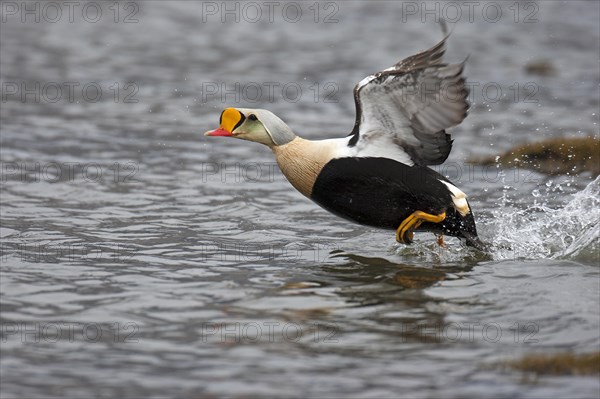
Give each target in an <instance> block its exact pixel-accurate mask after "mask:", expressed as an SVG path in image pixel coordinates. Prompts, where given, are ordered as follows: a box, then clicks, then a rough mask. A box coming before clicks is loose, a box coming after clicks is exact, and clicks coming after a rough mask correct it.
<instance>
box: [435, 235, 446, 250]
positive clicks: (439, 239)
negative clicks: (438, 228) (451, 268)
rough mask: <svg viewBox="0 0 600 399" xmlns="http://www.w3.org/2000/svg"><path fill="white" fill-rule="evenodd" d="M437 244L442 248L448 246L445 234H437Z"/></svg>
mask: <svg viewBox="0 0 600 399" xmlns="http://www.w3.org/2000/svg"><path fill="white" fill-rule="evenodd" d="M435 238H436V241H437V244H438V245H439V246H440V247H442V248H447V247H448V246H447V245H446V243H445V242H444V235H443V234H436V235H435Z"/></svg>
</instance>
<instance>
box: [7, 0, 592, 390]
mask: <svg viewBox="0 0 600 399" xmlns="http://www.w3.org/2000/svg"><path fill="white" fill-rule="evenodd" d="M34 3H35V2H31V3H30V4H34ZM14 4H16V5H17V9H12V8H11V9H6V8H5V5H4V3H3V18H4V19H3V21H2V24H1V25H0V27H1V35H0V43H1V55H2V57H1V61H0V66H1V74H0V79H1V81H2V89H3V91H2V96H3V97H2V103H1V111H0V116H1V118H2V119H1V133H2V136H1V144H2V147H1V150H0V154H1V157H2V181H1V188H2V198H1V199H2V205H1V217H2V226H1V228H0V234H1V237H2V248H1V250H2V253H1V285H0V287H1V305H2V308H1V310H2V313H1V320H2V322H1V323H2V342H1V348H2V360H1V361H0V366H1V367H0V371H1V379H2V384H1V391H2V397H3V398H4V397H6V398H9V397H166V396H171V397H220V396H232V397H281V396H290V397H306V396H310V397H332V396H342V395H343V396H347V397H477V398H480V397H507V398H509V397H511V398H512V397H516V396H519V397H544V398H548V397H553V398H565V397H583V398H590V397H598V396H599V395H600V383H599V382H598V378H597V376H591V377H584V376H560V377H549V376H541V377H531V376H524V375H523V374H521V373H520V372H515V371H511V370H510V369H508V368H506V367H504V366H503V364H505V363H506V362H507V361H511V360H515V359H519V358H520V357H522V356H524V355H526V354H531V353H550V354H551V353H558V352H561V353H562V352H565V351H567V352H575V353H590V352H596V351H598V350H599V349H600V316H599V315H600V304H599V302H600V301H599V293H600V275H599V273H600V269H599V264H598V263H599V259H598V251H599V246H600V239H599V229H600V222H599V220H600V215H599V211H598V209H599V205H600V204H599V201H600V200H599V198H600V180H598V179H596V180H594V177H593V176H590V175H589V174H580V175H574V176H553V177H548V176H545V175H541V174H537V173H536V172H531V171H526V170H517V169H514V168H509V167H505V166H501V165H498V167H496V166H492V167H487V168H484V167H480V166H475V165H472V164H469V163H468V162H467V160H468V159H470V158H471V157H474V156H488V155H495V154H498V153H499V152H501V151H505V150H507V149H508V148H510V147H511V146H513V145H515V144H520V143H525V142H533V141H536V140H541V139H544V138H550V137H564V136H569V137H584V136H596V137H597V136H598V135H599V133H598V106H599V94H598V85H599V82H600V78H599V75H600V72H599V69H598V68H599V65H598V59H599V57H600V54H599V50H598V48H599V47H598V44H599V41H600V39H599V28H598V18H599V5H598V3H596V2H565V3H561V2H539V3H533V2H522V3H515V4H517V6H518V7H517V8H518V10H519V12H517V13H516V14H515V12H516V11H515V8H514V7H515V6H514V4H513V8H510V6H511V5H510V4H508V3H504V4H503V5H502V6H501V11H502V15H501V16H500V17H499V18H498V20H497V21H496V22H494V21H493V18H492V10H491V9H488V10H487V11H488V12H489V13H490V14H489V15H488V17H486V18H484V17H482V14H481V12H482V10H483V8H484V7H485V6H486V5H488V4H489V3H480V5H479V6H478V8H476V9H475V14H474V16H473V20H472V21H470V20H469V18H468V15H467V14H466V13H467V11H468V7H466V6H465V7H464V8H463V10H462V11H463V13H464V14H463V15H462V16H461V18H459V21H458V22H457V23H456V24H454V25H453V34H452V38H451V40H450V44H449V52H448V58H449V59H450V60H452V61H462V60H463V59H464V58H465V57H466V56H467V55H470V58H469V60H468V63H467V68H466V75H467V76H468V79H469V82H470V83H471V85H472V86H471V87H472V95H473V97H472V103H473V105H472V108H471V111H470V115H469V116H468V118H467V119H466V120H465V122H464V123H463V124H462V125H461V126H459V127H457V128H455V129H453V130H452V134H453V137H454V138H455V147H454V150H453V152H452V154H451V156H450V158H449V160H448V161H447V162H446V164H444V165H442V166H441V167H439V169H438V170H441V171H442V173H444V174H446V175H448V176H449V177H450V178H451V179H452V180H453V181H455V183H456V184H457V185H459V186H460V187H461V188H462V189H463V190H464V191H465V192H467V193H468V194H469V195H470V201H471V205H472V207H473V209H474V210H475V212H476V216H477V217H478V222H479V224H478V228H479V231H480V235H481V236H482V238H483V239H484V240H485V241H487V242H489V243H490V244H491V248H492V249H491V251H490V254H488V255H483V254H481V253H478V252H476V251H474V250H471V249H468V248H465V247H463V246H462V245H461V244H460V243H459V242H458V241H456V240H454V239H448V244H449V245H448V248H446V249H442V248H438V247H437V246H436V244H435V239H434V237H433V236H432V235H430V234H416V237H415V238H416V242H415V244H414V245H412V246H410V247H404V246H400V245H398V244H396V243H395V241H394V236H393V234H392V233H391V232H388V231H380V230H375V229H370V228H366V227H361V226H356V225H353V224H350V223H348V222H346V221H344V220H341V219H339V218H336V217H335V216H333V215H330V214H328V213H326V212H325V211H323V210H321V209H320V208H319V207H317V206H316V205H314V204H312V203H311V202H310V201H308V200H306V199H305V198H303V197H302V196H301V195H300V194H299V193H297V192H295V191H294V190H293V189H292V188H291V186H290V185H289V184H288V183H287V181H285V179H284V178H283V176H282V175H281V174H280V172H279V171H278V169H276V167H275V164H274V163H273V158H272V154H271V153H270V151H269V150H268V149H267V148H263V147H261V146H259V145H258V144H254V143H248V142H242V141H231V140H225V139H218V138H217V139H209V138H206V137H204V136H202V132H204V131H206V130H208V129H209V128H214V127H216V126H217V124H218V118H219V113H220V111H221V109H222V108H224V107H226V106H231V105H234V106H241V107H253V108H268V109H270V110H272V111H274V112H275V113H277V114H278V115H280V116H281V117H282V118H283V119H284V120H286V121H287V122H288V123H289V124H290V125H291V126H292V128H293V129H294V130H295V131H296V132H297V133H298V134H300V135H302V136H304V137H307V138H313V139H316V138H326V137H334V136H336V135H337V136H341V135H345V134H347V132H349V131H350V130H351V127H352V124H353V121H354V115H353V112H354V104H353V100H352V92H351V90H352V87H353V85H354V84H355V83H356V82H358V81H359V80H360V79H362V78H363V77H364V76H366V74H368V73H371V72H374V71H377V70H379V69H381V68H384V67H387V66H389V65H391V64H392V63H394V62H396V61H397V60H398V59H400V58H401V57H404V56H407V55H409V54H412V53H414V52H415V51H417V50H420V49H423V48H426V47H428V46H430V45H431V44H432V43H434V41H435V40H438V39H439V38H440V36H441V33H440V29H439V27H438V26H437V25H436V23H435V21H433V17H432V16H423V15H421V14H420V13H419V12H422V11H423V10H420V9H419V4H421V3H416V2H413V3H410V4H408V3H402V2H381V3H377V2H368V3H367V2H330V3H294V4H296V6H297V8H298V9H300V11H301V16H300V18H298V16H297V15H296V16H294V14H293V12H295V11H297V10H292V9H286V12H287V13H288V14H283V13H282V10H281V9H279V8H276V9H275V10H274V13H273V15H272V21H271V20H270V19H269V14H268V12H267V11H268V9H267V6H266V5H265V4H263V3H260V2H258V3H253V4H257V5H258V6H260V7H261V8H262V14H261V15H260V16H257V15H256V14H254V13H253V12H254V11H253V10H251V9H249V8H248V7H247V4H248V3H237V4H238V6H236V7H239V9H237V8H234V11H233V13H234V14H233V15H230V16H227V15H225V16H223V15H222V14H223V12H224V10H222V9H221V7H223V6H222V5H221V3H220V2H219V3H217V2H205V3H202V2H192V1H189V2H179V3H176V2H169V3H162V2H158V1H148V2H146V1H144V2H138V3H111V4H108V3H102V4H101V3H93V4H96V5H98V7H100V9H101V11H102V17H101V18H100V20H99V21H98V22H95V23H92V22H90V20H92V19H93V18H92V17H93V15H92V14H86V18H87V19H86V18H83V16H82V13H81V11H82V9H83V3H82V4H81V5H80V7H81V9H79V8H76V9H75V12H74V15H73V18H74V19H73V21H72V22H70V21H69V17H68V12H67V10H66V9H64V10H63V15H62V17H60V18H57V19H58V20H57V21H56V22H52V23H51V22H49V21H48V20H49V19H52V18H54V14H52V13H51V12H52V10H50V9H45V10H46V11H44V10H41V11H40V12H45V13H46V14H41V16H42V17H44V18H41V20H40V22H39V23H36V22H35V21H34V20H33V17H32V16H29V17H27V18H29V19H27V18H26V22H25V23H23V22H21V13H22V10H20V9H19V7H20V4H21V3H14ZM35 4H37V3H35ZM231 4H232V6H231V7H234V5H233V4H235V3H231ZM431 4H432V7H434V5H433V4H434V3H431ZM445 4H447V3H439V6H440V12H442V11H443V8H441V7H442V6H444V5H445ZM478 4H479V3H478ZM494 4H495V5H498V4H500V3H494ZM407 5H416V7H417V8H416V11H414V10H413V9H412V8H407ZM38 6H39V7H41V4H40V5H38ZM31 7H34V6H33V5H31ZM111 7H112V8H111ZM498 7H500V6H499V5H498ZM488 8H489V7H488ZM115 9H117V10H119V13H118V14H115V12H116V11H115ZM235 10H238V11H235ZM244 10H245V11H244ZM317 10H318V11H319V13H318V14H315V13H316V11H317ZM86 11H87V12H89V13H91V12H92V10H91V9H86ZM413 11H414V12H416V14H414V12H413ZM446 11H447V12H450V11H449V10H448V9H446ZM236 12H237V13H238V14H237V16H238V17H240V21H239V22H236V21H235V17H236ZM222 17H224V18H225V19H226V21H225V23H223V22H222V21H221V18H222ZM447 17H448V15H447ZM450 17H452V16H450ZM450 17H449V19H452V18H450ZM526 17H529V19H527V21H525V19H526ZM115 19H116V20H117V22H116V23H115ZM295 19H298V21H297V22H294V20H295ZM422 19H424V22H422ZM125 20H127V21H128V22H131V23H125ZM325 20H327V21H328V22H329V23H325ZM251 21H256V22H251ZM515 21H516V22H515ZM540 62H541V63H544V62H545V63H546V65H548V64H549V65H550V66H551V70H550V71H549V72H548V71H546V73H542V74H541V75H540V74H531V72H529V73H528V72H527V65H530V64H532V63H540ZM534 72H535V71H534ZM23 85H25V86H23ZM36 85H38V86H36ZM57 86H58V87H60V88H61V92H58V91H57ZM38 87H39V88H38ZM484 87H485V89H484ZM69 88H72V92H70V91H69V90H70V89H69ZM98 88H100V90H101V93H99V92H98ZM269 88H271V89H269ZM494 90H495V91H496V92H495V93H496V94H495V93H494ZM498 91H499V92H498ZM58 94H61V96H60V97H59V96H58Z"/></svg>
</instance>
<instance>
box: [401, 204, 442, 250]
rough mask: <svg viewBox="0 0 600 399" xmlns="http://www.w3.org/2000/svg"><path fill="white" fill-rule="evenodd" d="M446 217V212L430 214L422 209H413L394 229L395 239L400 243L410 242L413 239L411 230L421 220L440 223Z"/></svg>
mask: <svg viewBox="0 0 600 399" xmlns="http://www.w3.org/2000/svg"><path fill="white" fill-rule="evenodd" d="M444 219H446V212H442V213H440V214H439V215H431V214H429V213H425V212H422V211H414V212H413V213H412V214H411V215H410V216H409V217H407V218H406V219H404V220H403V221H402V223H400V226H398V229H397V230H396V241H398V242H399V243H402V244H410V243H412V240H413V236H414V234H413V231H414V230H415V229H417V228H419V226H420V225H421V223H423V222H432V223H440V222H441V221H443V220H444Z"/></svg>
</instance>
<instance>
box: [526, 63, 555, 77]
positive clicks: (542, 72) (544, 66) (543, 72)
mask: <svg viewBox="0 0 600 399" xmlns="http://www.w3.org/2000/svg"><path fill="white" fill-rule="evenodd" d="M525 72H527V73H528V74H529V75H538V76H554V75H555V74H556V70H555V69H554V66H553V65H552V64H551V63H550V61H545V60H539V61H532V62H530V63H528V64H527V65H525Z"/></svg>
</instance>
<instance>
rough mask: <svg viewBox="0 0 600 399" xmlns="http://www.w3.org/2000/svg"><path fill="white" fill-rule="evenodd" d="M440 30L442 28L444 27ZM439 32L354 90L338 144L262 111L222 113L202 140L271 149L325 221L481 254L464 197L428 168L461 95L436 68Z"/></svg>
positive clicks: (444, 146) (437, 157) (453, 77)
mask: <svg viewBox="0 0 600 399" xmlns="http://www.w3.org/2000/svg"><path fill="white" fill-rule="evenodd" d="M444 31H445V29H444ZM448 36H449V35H448V34H445V37H444V38H443V39H442V40H441V41H440V42H439V43H438V44H436V45H435V46H433V47H432V48H430V49H429V50H426V51H423V52H421V53H418V54H416V55H413V56H411V57H408V58H406V59H404V60H402V61H400V62H398V63H397V64H395V65H394V66H392V67H390V68H387V69H384V70H383V71H381V72H378V73H376V74H374V75H370V76H367V77H366V78H364V79H363V80H361V81H360V82H359V83H358V84H357V85H356V86H355V87H354V101H355V105H356V121H355V123H354V129H353V130H352V132H351V133H350V134H349V135H348V136H346V137H343V138H334V139H327V140H317V141H313V140H306V139H303V138H301V137H298V136H296V135H295V134H294V132H293V131H292V129H290V127H289V126H288V125H286V124H285V123H284V122H283V121H282V120H281V119H280V118H279V117H277V116H276V115H274V114H273V113H271V112H269V111H267V110H264V109H247V108H227V109H225V110H224V111H223V112H222V113H221V118H220V127H219V128H217V129H215V130H210V131H208V132H206V133H205V135H206V136H225V137H235V138H239V139H243V140H248V141H254V142H257V143H261V144H264V145H266V146H268V147H269V148H271V150H272V151H273V153H274V154H275V157H276V159H277V164H278V165H279V167H280V169H281V171H282V172H283V174H284V175H285V177H286V178H287V179H288V181H289V182H290V183H291V184H292V186H294V187H295V188H296V189H297V190H298V191H300V192H301V193H302V194H304V195H305V196H306V197H308V198H310V199H311V200H313V201H314V202H316V203H317V204H318V205H320V206H321V207H323V208H325V209H326V210H328V211H330V212H331V213H333V214H335V215H338V216H341V217H343V218H345V219H348V220H350V221H353V222H356V223H360V224H363V225H367V226H373V227H378V228H384V229H393V230H395V231H396V240H397V241H398V242H400V243H404V244H410V243H412V241H413V237H414V235H413V232H414V231H415V230H419V231H429V232H433V233H435V234H436V236H437V237H438V240H437V242H438V244H440V245H444V242H443V235H444V234H446V235H450V236H454V237H459V238H462V239H465V240H466V243H467V245H470V246H474V247H477V248H480V249H482V248H483V244H482V242H481V241H480V240H479V238H478V237H477V230H476V227H475V219H474V217H473V212H472V210H471V207H470V206H469V202H468V201H467V196H466V195H465V193H464V192H462V191H461V190H460V189H459V188H458V187H456V186H455V185H454V184H452V182H450V181H449V180H448V179H447V178H445V177H444V176H442V175H441V174H439V173H437V172H436V171H434V170H432V169H430V168H429V167H428V166H429V165H439V164H441V163H442V162H444V161H445V160H446V158H447V157H448V154H449V153H450V150H451V148H452V140H451V138H450V135H449V134H447V133H446V129H448V128H450V127H452V126H456V125H458V124H459V123H460V122H462V121H463V119H464V118H465V117H466V115H467V109H468V107H469V104H468V102H467V96H468V91H467V89H466V87H465V84H464V83H465V80H464V78H463V77H462V72H463V68H464V64H465V62H466V60H465V61H464V62H462V63H460V64H445V63H443V62H442V56H443V54H444V52H445V44H446V40H447V38H448Z"/></svg>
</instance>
